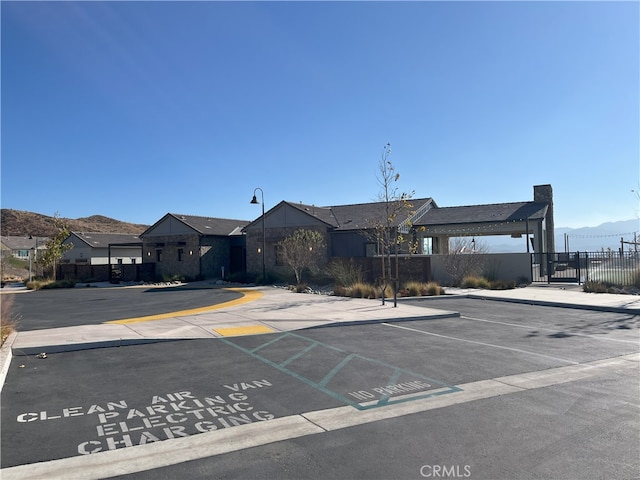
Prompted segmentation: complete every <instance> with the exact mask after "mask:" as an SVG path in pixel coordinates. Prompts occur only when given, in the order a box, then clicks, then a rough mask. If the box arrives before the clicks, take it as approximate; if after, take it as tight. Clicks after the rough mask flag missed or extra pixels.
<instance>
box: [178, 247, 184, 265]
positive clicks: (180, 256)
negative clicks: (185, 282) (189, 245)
mask: <svg viewBox="0 0 640 480" xmlns="http://www.w3.org/2000/svg"><path fill="white" fill-rule="evenodd" d="M183 255H184V248H179V249H178V261H179V262H181V261H182V256H183Z"/></svg>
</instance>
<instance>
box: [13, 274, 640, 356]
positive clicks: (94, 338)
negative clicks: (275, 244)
mask: <svg viewBox="0 0 640 480" xmlns="http://www.w3.org/2000/svg"><path fill="white" fill-rule="evenodd" d="M248 290H250V291H251V292H255V295H254V294H252V295H250V297H252V298H256V297H259V298H257V299H254V300H251V301H248V302H246V303H241V304H238V303H239V302H229V303H230V305H226V304H222V305H220V306H219V308H217V309H215V310H212V311H208V312H205V313H198V314H193V315H183V316H175V317H169V318H153V317H147V318H146V319H145V318H144V317H143V318H138V319H131V320H123V321H117V322H110V323H102V324H97V325H83V326H77V327H65V328H55V329H49V330H34V331H26V332H18V334H17V335H15V336H13V337H12V338H10V339H9V340H8V341H7V343H8V344H9V345H7V346H10V348H11V351H12V353H13V355H33V354H37V353H41V352H45V353H56V352H62V351H71V350H80V349H87V348H98V347H110V346H124V345H131V344H139V343H147V342H157V341H162V340H165V341H168V340H175V339H188V338H216V337H222V336H237V335H248V334H257V333H272V332H282V331H291V330H300V329H304V328H311V327H323V326H332V325H353V324H364V323H376V322H398V321H410V320H425V319H431V318H446V317H458V316H459V313H457V312H453V311H449V310H446V309H440V308H438V306H439V303H440V302H438V299H439V298H441V297H422V298H425V299H427V302H428V303H430V306H429V307H426V306H416V305H410V304H407V303H404V302H405V301H406V300H407V299H406V298H405V299H399V301H398V307H393V301H387V303H386V305H384V306H383V305H381V301H380V300H365V299H354V298H344V297H334V296H327V295H314V294H297V293H293V292H290V291H288V290H284V289H280V288H273V287H252V288H249V289H248ZM446 291H447V296H449V295H457V296H464V297H468V298H483V299H490V300H500V301H509V302H520V303H527V304H535V305H550V306H551V305H553V306H562V307H571V308H586V309H590V310H597V311H608V312H619V313H628V314H632V315H638V314H640V296H634V295H615V294H594V293H585V292H583V291H582V289H581V287H579V286H577V285H558V284H553V285H535V286H528V287H525V288H517V289H512V290H476V289H454V288H447V290H446ZM441 305H442V306H444V305H446V304H445V303H442V304H441ZM432 307H433V308H432ZM164 317H166V316H164ZM5 347H6V346H5ZM3 350H4V348H3Z"/></svg>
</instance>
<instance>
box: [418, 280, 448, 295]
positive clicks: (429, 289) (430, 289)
mask: <svg viewBox="0 0 640 480" xmlns="http://www.w3.org/2000/svg"><path fill="white" fill-rule="evenodd" d="M425 291H426V293H422V295H444V288H442V287H441V286H440V285H438V283H436V282H429V283H427V286H426V289H425Z"/></svg>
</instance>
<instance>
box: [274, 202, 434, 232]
mask: <svg viewBox="0 0 640 480" xmlns="http://www.w3.org/2000/svg"><path fill="white" fill-rule="evenodd" d="M282 203H283V204H287V205H289V206H291V207H294V208H297V209H298V210H300V211H302V212H304V213H306V214H307V215H311V216H313V217H316V218H317V219H318V220H320V221H322V222H324V223H326V224H327V225H329V226H330V227H333V229H334V230H336V231H346V230H362V229H367V228H373V227H374V226H375V225H376V224H378V223H380V222H384V218H385V216H386V215H385V209H384V205H385V202H369V203H356V204H351V205H334V206H331V207H317V206H315V205H305V204H303V203H294V202H286V201H285V202H282ZM407 204H408V205H409V206H408V207H407V208H408V212H407V213H409V214H411V213H412V212H418V211H420V209H421V208H422V207H426V206H427V204H431V205H433V206H435V202H434V201H433V199H432V198H415V199H414V198H412V199H410V200H408V202H407ZM421 214H422V213H421ZM419 215H420V214H419ZM406 219H407V218H406V217H405V216H403V215H398V217H397V218H396V219H395V222H394V223H395V224H400V223H402V222H403V221H405V220H406Z"/></svg>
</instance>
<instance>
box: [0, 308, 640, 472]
mask: <svg viewBox="0 0 640 480" xmlns="http://www.w3.org/2000/svg"><path fill="white" fill-rule="evenodd" d="M450 300H451V302H449V300H444V301H443V302H444V303H442V305H438V308H446V309H453V308H455V309H459V310H460V311H461V312H462V314H463V316H462V317H460V318H446V319H434V320H427V321H413V322H402V323H397V324H393V323H383V324H374V325H359V326H350V327H340V328H319V329H310V330H303V331H298V332H279V333H276V334H269V335H259V336H245V337H228V338H221V339H211V340H187V341H175V342H170V343H158V344H150V345H136V346H128V347H120V348H108V349H96V350H87V351H77V352H68V353H60V354H51V355H49V356H48V358H46V359H38V358H36V357H33V356H29V357H16V359H15V361H14V362H12V364H11V367H10V371H9V374H8V376H7V380H6V383H5V387H4V389H3V391H2V418H1V419H2V430H3V432H2V433H3V434H2V444H1V447H2V452H3V455H2V460H1V461H2V468H3V469H4V468H7V467H12V466H16V465H23V464H30V463H34V462H41V461H46V460H51V459H67V460H74V461H77V462H78V463H77V465H79V466H77V467H76V468H78V469H79V470H78V472H80V471H81V472H83V475H88V476H87V477H85V478H92V477H91V476H90V473H91V471H92V470H91V469H92V468H94V469H95V468H98V470H97V471H98V472H99V473H100V474H101V476H109V477H117V476H118V474H125V473H127V472H129V474H128V475H125V477H126V478H142V479H146V478H149V479H151V478H154V479H155V478H167V479H170V478H203V479H204V478H212V477H216V478H227V477H233V478H429V477H428V475H431V478H436V477H437V475H435V474H434V473H435V472H436V471H437V472H440V473H442V472H443V470H442V469H443V468H446V469H447V472H449V473H451V472H452V470H451V469H452V468H453V469H455V473H456V474H457V477H458V478H474V479H480V478H486V479H490V478H492V479H507V478H509V479H511V478H527V479H530V478H533V479H537V478H570V479H572V478H575V479H578V478H608V479H609V478H611V479H618V478H619V479H622V478H635V476H636V475H637V472H638V469H639V468H640V465H639V461H638V457H637V451H638V448H640V436H639V435H640V434H639V432H640V418H639V416H638V411H639V410H638V408H639V406H640V403H639V401H638V396H637V393H638V388H639V382H638V375H637V371H638V363H637V357H635V361H634V359H633V357H628V356H625V355H628V354H634V353H637V352H638V351H639V347H638V321H637V320H638V319H637V316H636V317H632V316H628V315H627V316H625V315H621V314H614V313H595V312H588V311H582V310H575V309H564V308H551V307H534V306H526V305H517V304H505V303H501V302H490V301H479V300H464V299H460V300H455V299H450ZM427 303H428V306H434V305H433V304H432V303H430V302H427ZM454 304H455V307H454ZM614 357H615V359H614V360H608V359H611V358H614ZM533 372H541V373H539V374H537V373H533ZM267 420H268V421H267ZM34 439H37V440H34ZM167 439H169V441H166V440H167ZM140 444H143V445H142V446H140V447H136V448H133V446H136V445H140ZM130 445H131V446H132V448H125V447H129V446H130ZM182 445H185V446H184V447H181V446H182ZM165 446H167V448H165ZM248 447H252V448H250V449H248ZM93 452H95V453H98V452H107V454H106V456H105V459H108V460H105V461H103V463H102V464H101V465H100V466H99V467H96V466H95V465H94V464H93V463H91V462H89V460H90V459H91V458H92V457H93V458H96V459H98V458H101V457H100V455H91V453H93ZM138 452H139V453H138ZM153 452H158V453H157V454H155V455H154V454H153ZM199 452H202V453H201V454H200V453H199ZM121 454H123V455H125V454H126V455H128V457H127V458H126V460H123V459H122V458H121V457H118V456H117V455H121ZM198 455H199V456H198ZM185 460H191V461H189V462H187V463H184V462H185ZM85 461H86V463H82V462H85ZM158 465H161V466H162V468H154V467H157V466H158ZM29 468H35V467H34V466H33V465H30V466H29ZM68 468H69V467H68V466H67V464H64V469H67V470H64V469H63V471H66V472H67V473H68V472H69V470H68ZM16 472H17V471H16ZM105 472H108V474H105ZM12 473H13V471H12V470H11V469H9V470H8V471H7V470H5V471H3V478H4V475H5V474H6V475H8V476H7V478H13V477H11V474H12ZM16 474H19V472H17V473H16ZM440 476H441V477H442V475H440ZM49 478H50V477H49ZM448 478H455V477H454V476H453V475H449V477H448Z"/></svg>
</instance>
